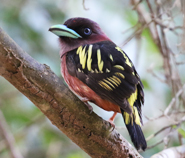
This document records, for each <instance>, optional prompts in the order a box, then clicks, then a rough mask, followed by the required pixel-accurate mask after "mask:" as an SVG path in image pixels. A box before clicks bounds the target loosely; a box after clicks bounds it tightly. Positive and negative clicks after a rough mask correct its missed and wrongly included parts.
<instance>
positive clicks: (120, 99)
mask: <svg viewBox="0 0 185 158" xmlns="http://www.w3.org/2000/svg"><path fill="white" fill-rule="evenodd" d="M66 64H67V69H68V72H69V74H70V75H72V76H75V77H77V78H78V79H79V80H81V81H82V82H83V83H85V84H86V85H87V86H88V87H90V88H91V89H92V90H93V91H94V92H96V93H97V94H98V95H100V96H101V97H102V98H103V99H106V100H109V101H111V102H113V103H115V104H117V105H119V106H120V107H121V109H123V110H124V111H126V112H128V113H131V106H133V104H134V103H133V104H132V105H131V106H130V104H131V102H129V101H128V99H129V98H130V97H131V95H132V94H134V93H135V92H136V90H137V94H138V91H139V95H140V96H141V97H140V98H141V99H140V101H141V102H143V98H144V96H143V95H144V94H143V91H142V88H143V85H142V83H141V81H140V78H139V76H138V74H137V72H136V70H135V68H134V66H133V64H132V62H131V60H130V59H129V58H128V56H127V55H126V54H125V53H124V52H123V51H122V50H121V49H120V48H119V47H117V46H116V45H115V44H114V43H112V42H111V41H103V42H98V43H94V44H90V45H84V46H80V47H79V48H77V49H75V50H72V51H70V52H68V53H67V57H66ZM136 99H138V98H135V100H134V102H135V101H136ZM140 101H139V102H140ZM139 109H140V107H139Z"/></svg>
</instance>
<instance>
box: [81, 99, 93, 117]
mask: <svg viewBox="0 0 185 158" xmlns="http://www.w3.org/2000/svg"><path fill="white" fill-rule="evenodd" d="M81 101H83V102H84V103H85V105H86V106H87V107H88V109H89V110H90V114H91V113H92V112H93V107H92V106H91V105H90V104H89V103H88V101H90V100H89V99H88V98H81Z"/></svg>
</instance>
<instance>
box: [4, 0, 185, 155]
mask: <svg viewBox="0 0 185 158" xmlns="http://www.w3.org/2000/svg"><path fill="white" fill-rule="evenodd" d="M169 7H171V6H169ZM172 14H173V15H174V18H173V23H172V24H170V25H181V26H182V25H183V20H182V14H180V12H179V7H178V6H175V7H174V8H173V12H172ZM71 17H86V18H90V19H92V20H94V21H96V22H97V23H99V25H100V26H101V28H102V29H103V30H104V32H105V33H106V34H107V35H108V37H110V39H112V41H114V42H115V43H116V44H117V45H118V46H120V47H122V48H123V50H124V51H125V52H126V53H127V54H128V56H129V57H130V59H131V60H132V61H133V63H134V65H135V67H136V69H137V71H138V73H139V74H140V76H141V79H142V81H143V83H144V87H145V106H144V107H143V121H144V126H143V131H144V134H145V136H146V138H147V137H149V136H151V135H152V134H154V133H156V132H157V131H159V130H160V129H161V128H163V127H165V126H167V125H169V124H170V123H171V122H170V121H169V119H168V118H165V117H162V118H158V116H160V115H161V114H162V111H164V109H165V108H166V107H167V106H168V104H169V103H170V101H171V99H172V90H171V88H170V86H169V85H167V84H165V83H164V82H162V81H161V80H164V79H165V77H164V70H163V67H162V66H163V60H162V56H161V54H160V53H159V50H158V47H157V46H156V45H155V44H154V42H153V40H152V38H151V35H150V33H149V31H148V29H143V31H142V32H141V34H140V35H135V37H134V38H132V40H130V41H129V42H128V39H129V37H130V36H131V35H132V34H133V32H134V30H135V29H134V28H137V27H138V25H136V24H137V22H138V16H137V13H136V12H135V11H134V10H133V6H132V5H131V4H130V2H129V1H127V0H121V1H118V0H115V1H111V0H102V1H92V0H87V1H85V3H84V6H83V2H82V1H80V0H78V1H76V0H68V1H66V0H55V1H50V0H37V1H30V0H16V1H10V0H6V1H5V0H1V4H0V27H2V28H3V29H4V30H5V31H6V32H7V33H8V34H9V35H10V36H11V37H12V38H13V39H14V40H15V41H16V43H18V44H19V45H20V46H21V47H22V48H23V49H24V50H25V51H26V52H27V53H29V54H30V55H31V56H32V57H33V58H35V59H36V60H38V61H39V62H40V63H43V64H47V65H48V66H50V67H51V69H52V70H53V71H54V72H55V73H56V74H57V75H58V76H61V75H60V58H59V54H58V52H59V44H58V41H57V37H56V36H55V35H53V34H52V33H50V32H48V29H49V27H50V26H51V25H54V24H58V23H60V24H62V23H64V21H65V20H67V19H68V18H71ZM129 28H132V29H129ZM178 33H179V34H182V31H181V30H178ZM167 36H168V44H169V45H170V47H171V49H172V50H173V52H175V53H177V54H178V53H179V49H178V44H179V43H180V38H179V36H176V35H174V34H173V33H171V32H169V33H168V34H167ZM180 53H181V55H179V56H178V57H177V60H178V62H182V61H184V60H185V56H184V52H183V51H182V52H180ZM184 68H185V67H184V64H182V65H179V66H178V70H179V72H181V73H180V77H181V80H182V82H183V83H185V73H183V70H184ZM151 72H152V73H151ZM153 72H154V73H155V74H156V75H157V76H158V77H155V76H154V75H153ZM158 78H160V79H161V80H159V79H158ZM93 107H94V111H95V112H96V113H97V114H98V115H100V116H101V117H102V118H104V119H106V120H108V119H109V117H110V116H111V115H112V112H106V111H104V110H102V109H100V108H98V107H96V106H95V105H93ZM182 107H183V104H182V105H181V107H180V108H181V109H183V108H182ZM0 110H1V111H2V113H3V115H4V117H5V119H6V122H7V124H8V129H9V132H11V133H12V134H13V136H14V139H15V142H16V147H17V148H18V150H19V151H20V152H21V153H22V155H23V156H24V157H25V158H31V157H34V158H59V157H64V158H88V157H89V156H88V155H87V154H86V153H85V152H84V151H82V150H81V149H80V148H79V147H78V146H77V145H75V144H74V143H73V142H72V141H71V140H69V139H68V138H67V137H66V136H65V135H64V134H62V133H61V132H60V131H59V130H58V129H57V128H56V127H54V126H53V125H52V124H51V123H50V122H49V121H48V120H47V119H46V118H45V116H44V115H43V114H42V113H41V112H40V111H39V110H38V109H37V107H35V106H34V105H33V104H32V103H31V102H30V101H29V100H28V99H27V98H26V97H25V96H23V95H22V94H21V93H20V92H18V91H17V90H16V89H15V88H14V87H13V86H12V85H10V84H9V83H8V82H7V81H6V80H5V79H4V78H2V77H0ZM145 116H146V117H145ZM147 118H150V119H152V118H155V119H153V120H148V119H147ZM0 121H1V120H0ZM115 124H116V127H117V130H118V131H119V132H120V133H121V134H122V135H123V136H124V137H125V138H126V139H127V140H128V141H130V138H129V135H128V132H127V130H126V129H125V126H124V123H123V119H122V117H121V115H120V114H118V115H117V117H116V119H115ZM178 129H180V130H176V131H175V132H173V135H170V138H168V140H167V141H166V142H165V141H162V143H160V144H159V145H157V146H155V147H153V148H151V149H148V150H146V152H143V153H141V154H142V155H143V156H144V157H146V158H147V157H150V156H151V155H153V154H155V153H157V152H159V151H161V150H162V149H164V148H165V147H171V146H178V145H180V144H181V143H182V144H183V143H185V139H184V138H183V137H182V139H181V141H179V132H178V131H180V132H181V135H182V136H183V134H184V133H185V132H184V130H185V125H183V124H180V126H179V128H178ZM169 132H170V129H166V130H164V131H162V132H161V133H160V134H159V135H157V136H156V137H153V138H152V139H151V140H149V141H148V146H151V145H153V144H156V143H157V142H159V141H160V140H162V139H163V138H164V137H165V136H166V135H167V134H168V133H169ZM9 152H10V151H9V149H8V148H7V146H6V144H5V141H4V138H3V136H2V134H1V131H0V157H1V158H7V157H9V156H10V155H9Z"/></svg>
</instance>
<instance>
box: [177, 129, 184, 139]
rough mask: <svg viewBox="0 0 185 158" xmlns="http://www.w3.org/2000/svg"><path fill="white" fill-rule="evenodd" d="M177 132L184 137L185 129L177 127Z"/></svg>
mask: <svg viewBox="0 0 185 158" xmlns="http://www.w3.org/2000/svg"><path fill="white" fill-rule="evenodd" d="M178 132H179V133H180V134H181V135H182V136H183V137H184V138H185V131H184V130H183V129H182V128H179V129H178Z"/></svg>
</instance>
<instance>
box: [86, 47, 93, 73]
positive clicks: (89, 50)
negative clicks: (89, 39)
mask: <svg viewBox="0 0 185 158" xmlns="http://www.w3.org/2000/svg"><path fill="white" fill-rule="evenodd" d="M92 47H93V45H92V44H91V45H89V49H88V52H87V53H88V58H87V69H88V70H89V71H91V63H92V59H91V56H92Z"/></svg>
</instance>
